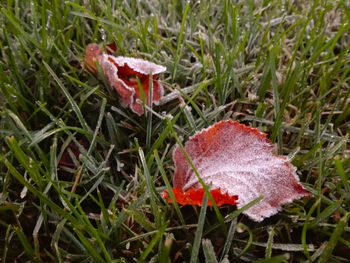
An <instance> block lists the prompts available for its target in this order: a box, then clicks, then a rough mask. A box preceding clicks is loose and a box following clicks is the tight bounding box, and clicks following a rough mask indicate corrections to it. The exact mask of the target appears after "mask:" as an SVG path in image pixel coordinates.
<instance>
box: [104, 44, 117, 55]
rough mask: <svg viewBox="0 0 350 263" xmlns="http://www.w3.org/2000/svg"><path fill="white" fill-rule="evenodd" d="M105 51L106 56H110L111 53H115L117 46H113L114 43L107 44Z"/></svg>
mask: <svg viewBox="0 0 350 263" xmlns="http://www.w3.org/2000/svg"><path fill="white" fill-rule="evenodd" d="M106 50H107V54H108V55H111V54H112V53H115V52H116V51H117V45H116V44H115V42H112V43H110V44H107V45H106Z"/></svg>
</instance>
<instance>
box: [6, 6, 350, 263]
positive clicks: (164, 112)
mask: <svg viewBox="0 0 350 263" xmlns="http://www.w3.org/2000/svg"><path fill="white" fill-rule="evenodd" d="M82 3H85V4H82ZM349 32H350V3H349V1H340V0H339V1H336V0H333V1H321V0H320V1H310V3H309V1H292V0H286V1H282V0H273V1H253V0H248V1H227V0H220V1H189V2H188V3H187V2H186V1H156V0H151V1H121V0H120V1H119V0H118V1H110V0H109V1H101V0H99V1H76V0H73V1H58V0H53V1H45V0H44V1H2V3H1V4H0V54H1V56H0V88H1V91H0V118H1V119H0V138H1V140H0V144H1V148H0V149H1V150H0V261H1V262H14V261H17V262H26V261H27V262H28V261H30V262H133V261H140V262H150V261H151V262H174V261H175V262H183V261H185V262H300V261H303V262H306V261H309V262H311V261H312V262H313V261H319V262H348V261H349V255H350V241H349V240H350V227H349V220H350V212H349V211H350V181H349V175H350V151H349V149H350V148H349V146H350V140H349V131H350V107H349V106H348V104H349V103H350V87H349V83H350V35H349ZM92 42H96V43H99V44H101V45H106V44H108V43H112V42H114V43H116V46H117V54H118V55H125V56H133V57H142V58H144V59H148V60H151V61H153V62H155V63H158V64H161V65H164V66H166V68H167V71H166V73H165V74H163V75H162V76H160V78H159V79H160V80H161V81H162V82H163V83H164V85H166V87H167V89H166V96H165V98H164V100H163V102H162V103H161V105H160V106H154V107H152V111H148V112H147V116H142V117H138V116H137V115H136V114H134V113H132V112H131V111H130V110H128V109H125V108H122V107H120V105H119V102H118V101H119V100H118V97H117V94H116V93H115V92H114V91H113V90H111V88H110V87H109V86H108V85H106V83H105V82H104V81H103V80H102V79H98V78H97V77H95V76H93V75H92V74H91V73H90V72H88V71H87V70H86V69H84V68H83V67H82V61H83V57H84V52H85V47H86V45H87V44H89V43H92ZM175 91H176V92H177V95H176V96H174V94H175V93H174V92H175ZM151 112H152V113H153V114H151ZM164 116H166V117H164ZM223 119H233V120H237V121H239V122H241V123H244V124H247V125H250V126H253V127H256V128H258V129H260V130H261V131H263V132H265V133H267V134H268V137H269V138H270V139H271V140H272V142H273V143H275V144H276V148H277V150H278V152H279V154H283V155H289V156H294V158H293V160H292V162H293V164H294V165H295V166H296V167H297V168H298V175H299V177H300V179H301V181H302V183H303V185H304V186H305V187H306V188H307V189H308V190H309V191H310V192H311V193H312V197H311V198H304V199H302V200H297V201H295V202H293V203H292V204H289V205H286V206H284V207H283V210H282V211H281V212H280V213H278V215H276V216H273V217H272V218H269V219H266V220H264V221H263V222H262V223H259V224H257V223H254V222H252V221H250V220H249V219H248V218H247V217H245V216H243V215H242V214H241V212H242V211H243V210H244V209H245V208H243V209H240V210H236V209H235V208H234V207H224V208H220V209H217V208H215V209H210V208H207V206H206V205H205V206H203V207H202V208H199V209H198V208H193V207H178V206H177V205H176V204H175V205H173V204H167V203H166V202H165V201H164V200H162V198H161V197H160V193H161V191H162V190H163V189H165V188H166V187H170V185H169V181H171V176H172V175H173V172H174V166H173V162H172V157H171V154H172V151H173V149H174V147H175V145H176V142H180V141H181V142H182V143H184V142H185V141H186V140H187V139H188V137H189V136H191V135H193V134H194V133H195V132H196V131H199V130H201V129H202V128H205V127H208V126H209V125H211V124H213V123H214V122H216V121H220V120H223ZM77 152H80V155H76V154H75V153H77ZM62 156H70V157H71V159H72V161H73V163H74V164H73V165H72V166H71V167H64V166H62V165H59V161H60V160H61V158H62ZM207 201H208V199H205V200H204V202H205V203H206V202H207Z"/></svg>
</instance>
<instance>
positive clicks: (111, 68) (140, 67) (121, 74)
mask: <svg viewBox="0 0 350 263" xmlns="http://www.w3.org/2000/svg"><path fill="white" fill-rule="evenodd" d="M95 61H97V62H98V63H99V65H100V66H101V68H102V70H103V73H104V74H105V76H106V79H107V81H108V82H109V85H111V86H112V87H113V88H114V89H115V90H116V91H117V92H118V94H119V95H120V104H121V105H122V106H123V107H130V109H131V110H132V111H133V112H135V113H136V114H138V115H142V114H143V108H142V106H141V105H140V104H139V103H137V99H140V98H141V96H140V90H139V87H138V84H137V78H139V80H140V83H141V86H142V88H143V91H144V94H145V99H146V104H147V105H148V104H149V97H150V88H149V74H150V73H152V76H153V80H152V81H153V96H152V98H153V100H152V103H155V104H157V103H158V102H159V100H160V99H161V98H162V96H163V92H164V91H163V86H162V84H161V83H160V82H158V81H157V80H156V77H157V76H158V75H159V74H160V73H162V72H164V71H165V70H166V68H165V67H163V66H160V65H157V64H154V63H152V62H149V61H146V60H143V59H138V58H129V57H114V56H112V55H109V54H106V53H103V51H102V50H101V49H100V48H99V47H98V45H97V44H89V45H88V46H87V47H86V54H85V62H84V63H85V67H86V68H87V69H89V70H90V71H92V72H96V66H95V64H94V63H95Z"/></svg>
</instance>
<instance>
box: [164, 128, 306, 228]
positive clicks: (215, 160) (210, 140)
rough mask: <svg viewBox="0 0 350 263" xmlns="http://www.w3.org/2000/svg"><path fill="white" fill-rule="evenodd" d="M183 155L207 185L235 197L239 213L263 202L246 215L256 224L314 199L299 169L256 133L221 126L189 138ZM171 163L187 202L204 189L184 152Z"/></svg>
mask: <svg viewBox="0 0 350 263" xmlns="http://www.w3.org/2000/svg"><path fill="white" fill-rule="evenodd" d="M185 150H186V152H187V154H188V156H189V157H190V159H191V160H192V163H193V165H194V167H195V168H196V170H197V171H198V173H199V175H200V176H201V178H202V180H203V181H204V183H205V184H207V185H209V184H211V189H220V190H221V191H222V192H223V193H224V194H228V196H231V197H233V196H236V195H237V196H238V204H237V206H238V208H241V207H242V206H244V205H246V204H248V203H249V202H251V201H253V200H255V199H256V198H258V197H259V196H264V198H263V199H262V200H261V201H260V202H259V203H257V204H255V205H254V206H252V207H251V208H249V209H247V210H245V211H244V214H246V215H247V216H248V217H250V218H251V219H253V220H255V221H258V222H260V221H262V220H263V219H264V218H267V217H270V216H272V215H274V214H276V213H277V212H278V211H279V210H280V209H281V205H283V204H287V203H290V202H292V201H293V200H294V199H299V198H302V197H305V196H309V195H310V194H309V192H308V191H306V190H305V189H304V188H303V187H302V186H301V184H300V182H299V178H298V176H297V174H296V168H295V167H294V166H293V165H292V164H291V163H290V162H289V160H288V159H287V158H286V157H284V156H278V155H275V154H274V153H273V151H272V150H273V145H272V144H271V143H270V141H269V140H268V139H267V138H266V135H265V134H263V133H261V132H260V131H259V130H257V129H255V128H251V127H249V126H245V125H243V124H239V123H238V122H233V121H221V122H218V123H216V124H214V125H213V126H211V127H209V128H207V129H205V130H202V131H200V132H198V133H197V134H195V135H194V136H193V137H191V138H190V139H189V141H188V142H187V143H186V144H185ZM173 160H174V163H175V174H174V180H173V183H174V187H175V189H180V191H182V192H183V193H184V196H185V197H188V196H187V195H186V193H187V192H188V191H192V190H191V189H202V186H201V184H200V183H199V181H198V178H197V176H196V175H195V173H194V172H193V170H192V168H191V166H190V164H189V163H188V161H187V160H186V157H185V155H184V153H183V152H182V150H181V149H180V147H177V148H176V149H175V151H174V152H173ZM176 191H177V190H176ZM163 195H164V194H163ZM195 202H197V201H195ZM195 202H194V203H195ZM179 203H180V202H179Z"/></svg>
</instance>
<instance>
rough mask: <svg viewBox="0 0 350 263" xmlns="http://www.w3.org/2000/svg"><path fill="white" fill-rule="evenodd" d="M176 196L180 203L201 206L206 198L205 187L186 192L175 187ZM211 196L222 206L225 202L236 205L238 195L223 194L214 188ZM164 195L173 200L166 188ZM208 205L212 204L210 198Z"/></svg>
mask: <svg viewBox="0 0 350 263" xmlns="http://www.w3.org/2000/svg"><path fill="white" fill-rule="evenodd" d="M173 192H174V196H175V199H176V202H178V203H179V204H180V205H198V206H201V205H202V203H203V198H204V189H203V188H199V189H193V188H190V189H189V190H188V191H186V192H184V191H182V190H181V189H179V188H173ZM210 194H211V196H212V197H213V199H214V201H215V203H216V205H217V206H222V205H224V204H229V205H236V204H237V203H236V200H237V196H230V195H229V194H228V193H225V194H223V193H222V192H221V190H220V189H214V190H211V191H210ZM162 197H163V198H164V199H167V200H168V201H169V202H170V203H172V202H173V201H172V200H171V198H170V196H169V193H168V191H167V190H164V191H163V193H162ZM208 205H209V206H212V203H211V201H210V200H208Z"/></svg>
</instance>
